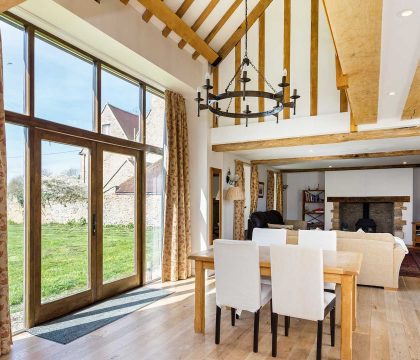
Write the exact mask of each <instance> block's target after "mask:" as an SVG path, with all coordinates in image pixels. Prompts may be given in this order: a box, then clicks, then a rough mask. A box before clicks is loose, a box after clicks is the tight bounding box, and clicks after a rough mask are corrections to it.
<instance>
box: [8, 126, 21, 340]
mask: <svg viewBox="0 0 420 360" xmlns="http://www.w3.org/2000/svg"><path fill="white" fill-rule="evenodd" d="M6 138H7V143H6V146H7V167H8V169H7V187H8V199H7V217H8V224H7V236H8V262H9V303H10V315H11V319H12V331H13V332H16V331H18V330H22V329H23V328H24V294H25V291H24V284H25V147H26V129H25V128H23V127H22V126H17V125H11V124H6Z"/></svg>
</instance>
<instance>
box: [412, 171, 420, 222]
mask: <svg viewBox="0 0 420 360" xmlns="http://www.w3.org/2000/svg"><path fill="white" fill-rule="evenodd" d="M413 170H414V178H413V196H414V203H413V221H420V168H415V169H413Z"/></svg>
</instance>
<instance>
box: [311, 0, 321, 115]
mask: <svg viewBox="0 0 420 360" xmlns="http://www.w3.org/2000/svg"><path fill="white" fill-rule="evenodd" d="M318 22H319V0H311V54H310V57H311V59H310V64H311V68H310V81H311V83H310V115H311V116H315V115H318Z"/></svg>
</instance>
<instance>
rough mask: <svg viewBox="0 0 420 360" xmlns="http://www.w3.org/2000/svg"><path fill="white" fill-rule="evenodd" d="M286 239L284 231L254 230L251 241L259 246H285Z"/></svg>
mask: <svg viewBox="0 0 420 360" xmlns="http://www.w3.org/2000/svg"><path fill="white" fill-rule="evenodd" d="M286 238H287V230H286V229H267V228H255V229H254V230H253V231H252V241H255V242H256V243H257V244H258V245H259V246H270V245H271V244H277V245H285V244H286Z"/></svg>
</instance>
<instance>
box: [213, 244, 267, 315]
mask: <svg viewBox="0 0 420 360" xmlns="http://www.w3.org/2000/svg"><path fill="white" fill-rule="evenodd" d="M214 270H215V276H216V304H217V306H219V307H221V306H230V307H233V308H235V309H241V310H246V311H251V312H255V311H257V310H258V309H259V308H260V307H261V279H260V260H259V250H258V245H257V244H256V243H254V242H252V241H239V240H215V241H214Z"/></svg>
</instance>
